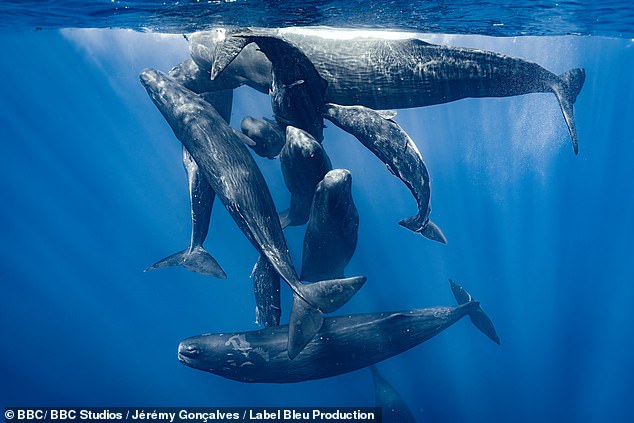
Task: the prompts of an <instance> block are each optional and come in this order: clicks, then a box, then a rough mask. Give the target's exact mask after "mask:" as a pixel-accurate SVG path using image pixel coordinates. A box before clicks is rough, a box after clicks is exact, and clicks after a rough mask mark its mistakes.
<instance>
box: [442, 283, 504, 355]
mask: <svg viewBox="0 0 634 423" xmlns="http://www.w3.org/2000/svg"><path fill="white" fill-rule="evenodd" d="M449 284H450V285H451V292H453V296H454V297H455V298H456V301H457V302H458V304H460V305H462V304H467V303H473V304H474V307H473V309H472V310H471V311H469V317H470V318H471V322H473V324H474V325H475V327H477V328H478V329H479V330H480V332H482V333H483V334H485V335H486V336H487V337H488V338H489V339H491V340H492V341H493V342H495V343H496V344H498V345H500V337H499V336H498V334H497V332H496V331H495V326H493V322H492V321H491V319H490V318H489V316H487V315H486V313H485V312H484V311H483V310H482V308H481V307H480V303H479V302H478V301H475V300H474V299H473V297H472V296H471V294H469V293H468V292H467V290H466V289H464V288H463V287H461V286H460V285H458V284H457V283H455V282H454V281H452V280H451V279H449Z"/></svg>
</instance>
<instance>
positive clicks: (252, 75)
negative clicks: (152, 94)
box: [189, 29, 585, 153]
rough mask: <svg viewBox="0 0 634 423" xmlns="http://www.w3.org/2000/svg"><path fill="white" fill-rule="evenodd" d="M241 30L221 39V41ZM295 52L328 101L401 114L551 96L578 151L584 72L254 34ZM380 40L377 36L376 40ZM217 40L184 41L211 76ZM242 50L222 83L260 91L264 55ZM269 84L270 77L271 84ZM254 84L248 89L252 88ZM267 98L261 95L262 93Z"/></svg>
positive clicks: (403, 43) (429, 47) (331, 39)
mask: <svg viewBox="0 0 634 423" xmlns="http://www.w3.org/2000/svg"><path fill="white" fill-rule="evenodd" d="M240 31H241V30H240V29H234V30H229V31H227V33H226V34H225V33H224V32H222V36H221V37H220V39H224V37H225V36H229V35H230V34H231V33H233V32H240ZM257 31H258V32H264V33H267V34H269V35H270V36H275V37H279V38H281V39H284V40H286V41H288V42H289V43H290V44H292V45H294V46H296V47H297V48H298V49H299V50H301V51H302V52H303V54H305V55H306V57H307V58H308V59H309V60H310V61H311V62H312V63H313V64H314V66H315V68H316V69H317V71H318V73H319V75H320V76H321V77H322V78H323V79H324V80H325V81H326V82H327V87H326V92H325V101H326V102H330V103H336V104H340V105H349V106H352V105H363V106H366V107H369V108H372V109H377V110H380V109H400V108H410V107H423V106H429V105H434V104H442V103H448V102H451V101H455V100H460V99H463V98H469V97H476V98H479V97H508V96H516V95H522V94H529V93H553V94H555V97H556V98H557V101H558V102H559V105H560V108H561V110H562V114H563V116H564V120H565V122H566V125H567V127H568V131H569V134H570V138H571V140H572V144H573V149H574V151H575V153H576V152H577V151H578V141H577V132H576V127H575V122H574V113H573V104H574V103H575V101H576V98H577V96H578V94H579V92H580V91H581V88H582V86H583V83H584V81H585V71H584V70H583V69H581V68H577V69H571V70H569V71H567V72H564V73H563V74H561V75H556V74H554V73H552V72H550V71H548V70H546V69H544V68H543V67H542V66H540V65H538V64H537V63H534V62H530V61H528V60H524V59H521V58H516V57H511V56H507V55H503V54H498V53H494V52H489V51H483V50H477V49H470V48H461V47H450V46H444V45H435V44H430V43H427V42H425V41H422V40H419V39H415V38H408V39H385V38H379V37H378V36H377V37H375V38H370V37H366V38H364V37H359V38H353V39H342V38H341V37H340V36H339V34H340V31H337V30H330V31H320V32H318V33H317V32H315V31H311V30H304V31H301V32H298V31H289V30H284V29H258V30H257ZM378 35H379V36H380V33H378ZM218 40H219V37H218V36H216V37H211V36H210V35H209V33H207V32H199V33H194V34H192V35H191V36H190V37H189V45H190V53H191V55H192V58H193V60H194V61H196V63H198V64H199V66H200V67H201V68H205V69H207V71H210V70H211V66H212V65H213V63H214V60H215V56H214V54H215V50H214V49H213V48H212V47H211V46H212V45H213V44H215V43H217V42H218ZM252 49H253V47H250V48H248V49H245V50H244V54H245V56H246V55H248V59H249V60H250V61H251V62H250V61H249V60H243V59H242V58H240V54H242V53H240V54H239V55H238V56H237V58H236V60H238V61H237V62H236V61H235V60H234V61H233V62H232V65H233V66H234V68H233V69H232V70H230V71H229V70H228V72H225V73H226V75H224V76H223V77H224V78H229V77H230V75H231V74H234V73H235V74H239V75H240V78H238V79H240V80H242V81H243V83H244V84H248V85H250V86H253V87H256V89H257V88H258V87H259V88H260V89H262V90H264V89H265V88H264V87H262V86H261V81H262V80H263V79H266V77H267V72H266V70H264V69H265V65H264V63H265V62H266V58H265V57H263V55H259V56H258V55H257V54H254V53H253V51H252ZM268 77H269V78H270V74H269V76H268ZM251 80H253V81H258V83H256V82H253V83H252V82H249V81H251ZM263 92H265V91H263Z"/></svg>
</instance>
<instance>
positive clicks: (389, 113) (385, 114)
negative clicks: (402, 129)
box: [375, 110, 396, 120]
mask: <svg viewBox="0 0 634 423" xmlns="http://www.w3.org/2000/svg"><path fill="white" fill-rule="evenodd" d="M375 112H376V113H377V114H378V115H379V116H381V117H382V118H383V119H385V120H392V119H394V118H395V117H396V110H375Z"/></svg>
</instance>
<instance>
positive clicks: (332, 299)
mask: <svg viewBox="0 0 634 423" xmlns="http://www.w3.org/2000/svg"><path fill="white" fill-rule="evenodd" d="M140 79H141V82H142V84H143V85H144V87H145V89H146V90H147V92H148V94H149V95H150V98H151V99H152V100H153V102H154V104H155V105H156V106H157V108H158V109H159V111H160V112H161V113H162V114H163V116H164V117H165V119H166V120H167V122H168V123H169V125H170V126H171V128H172V130H173V131H174V134H175V135H176V137H177V138H178V139H179V140H180V141H181V142H182V143H183V145H184V146H185V148H187V151H189V153H190V154H191V155H192V157H193V158H194V160H195V161H196V163H197V164H198V166H199V167H200V169H201V171H202V173H203V174H204V176H205V178H206V179H207V181H208V182H209V184H210V186H211V187H212V189H213V190H214V191H215V193H216V195H217V196H218V198H219V199H220V200H221V201H222V203H223V205H224V206H225V208H226V209H227V211H228V212H229V214H230V215H231V216H232V218H233V219H234V221H235V222H236V224H237V225H238V227H239V228H240V229H241V230H242V232H243V233H244V234H245V236H246V237H247V239H248V240H249V241H250V242H251V244H252V245H253V246H254V247H255V248H256V249H257V250H258V251H259V252H260V254H261V255H263V256H265V257H266V259H267V260H268V262H269V263H270V264H271V266H272V267H273V268H274V269H275V270H276V271H277V273H278V274H279V275H280V276H281V277H282V279H284V280H285V281H286V283H288V285H289V286H290V287H291V289H292V290H293V293H294V297H293V301H294V302H293V309H292V311H291V320H290V328H289V331H288V351H287V353H288V356H289V357H290V358H292V357H294V356H296V355H297V354H298V353H299V352H300V351H301V350H302V348H303V347H304V346H305V345H306V344H307V343H308V342H309V341H310V340H311V339H312V338H313V336H314V335H315V333H317V331H318V330H319V329H320V327H321V325H322V323H323V315H322V313H329V312H332V311H334V310H336V309H338V308H339V307H341V306H342V305H343V304H345V303H346V302H347V301H348V300H349V299H350V298H351V297H352V296H353V295H354V294H355V293H356V292H357V291H358V290H359V289H360V288H361V286H362V285H363V283H364V282H365V278H363V277H356V278H349V279H338V280H329V281H320V282H316V283H312V284H309V285H305V284H302V283H301V282H300V281H299V278H298V276H297V273H296V271H295V269H294V267H293V265H292V262H291V259H290V255H289V252H288V247H287V245H286V241H285V239H284V236H283V234H282V228H281V226H280V224H279V220H278V217H277V212H276V210H275V205H274V204H273V199H272V198H271V194H270V192H269V190H268V187H267V185H266V183H265V181H264V177H263V176H262V173H261V172H260V170H259V168H258V167H257V165H256V163H255V161H254V160H253V157H252V156H251V155H250V154H249V152H248V150H247V148H246V147H245V145H244V144H245V143H250V142H251V140H245V138H246V136H245V135H243V134H242V133H240V132H237V131H235V130H233V129H232V128H231V127H229V126H228V125H227V124H226V123H225V122H224V121H223V119H222V117H221V116H220V115H219V114H218V113H217V112H216V110H215V109H214V108H213V107H212V106H211V105H210V104H209V103H207V102H205V101H204V100H202V99H201V98H200V97H199V96H197V95H196V94H194V93H193V92H191V91H189V90H188V89H186V88H184V87H183V86H182V85H180V84H178V83H177V82H176V81H174V80H173V79H171V78H169V77H168V76H166V75H164V74H163V73H161V72H159V71H155V70H151V69H147V70H144V71H142V72H141V75H140Z"/></svg>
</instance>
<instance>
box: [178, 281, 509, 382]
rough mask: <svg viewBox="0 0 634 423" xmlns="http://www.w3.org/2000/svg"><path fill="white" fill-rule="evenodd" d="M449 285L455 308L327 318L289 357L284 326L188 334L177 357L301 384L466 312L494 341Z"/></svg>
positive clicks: (359, 363) (377, 357) (240, 377)
mask: <svg viewBox="0 0 634 423" xmlns="http://www.w3.org/2000/svg"><path fill="white" fill-rule="evenodd" d="M450 283H451V289H452V292H453V294H454V296H455V298H456V301H457V302H458V303H459V305H458V306H456V307H432V308H424V309H417V310H410V311H403V312H384V313H374V314H356V315H348V316H339V317H329V318H326V319H325V321H324V324H323V326H322V328H321V329H320V330H319V332H318V333H317V335H316V336H315V337H314V338H313V339H312V340H311V341H310V342H309V343H308V345H306V347H305V348H304V349H303V350H302V352H300V353H299V354H298V355H297V356H296V357H295V358H294V359H293V360H290V359H289V357H288V354H287V352H286V345H287V342H286V339H287V336H288V326H286V325H284V326H276V327H270V328H265V329H261V330H258V331H252V332H237V333H221V334H208V335H200V336H194V337H191V338H188V339H186V340H184V341H182V342H181V343H180V345H179V347H178V358H179V360H180V361H181V362H182V363H183V364H185V365H187V366H190V367H193V368H195V369H199V370H204V371H207V372H211V373H214V374H216V375H219V376H222V377H225V378H228V379H233V380H237V381H240V382H268V383H290V382H301V381H305V380H311V379H319V378H325V377H330V376H335V375H339V374H342V373H347V372H350V371H353V370H357V369H360V368H363V367H366V366H370V365H372V364H375V363H377V362H379V361H382V360H385V359H387V358H390V357H392V356H395V355H397V354H399V353H402V352H404V351H406V350H408V349H410V348H413V347H415V346H416V345H418V344H420V343H422V342H425V341H427V340H428V339H430V338H432V337H434V336H436V335H437V334H439V333H440V332H442V331H444V330H445V329H447V328H448V327H450V326H451V325H453V324H454V323H456V322H457V321H458V320H460V319H461V318H462V317H464V316H467V315H468V316H469V317H470V318H471V321H472V322H473V323H474V325H475V326H476V327H477V328H478V329H479V330H480V331H482V332H483V333H484V334H485V335H486V336H487V337H489V338H490V339H491V340H492V341H493V342H495V343H497V344H499V343H500V339H499V337H498V335H497V333H496V332H495V328H494V327H493V324H492V323H491V320H490V319H489V318H488V316H487V315H486V314H485V313H484V311H482V308H481V307H480V303H479V302H477V301H475V300H473V298H472V297H471V296H470V295H469V293H467V292H466V291H465V290H464V289H463V288H462V287H460V286H459V285H457V284H456V283H454V282H452V281H451V282H450Z"/></svg>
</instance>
